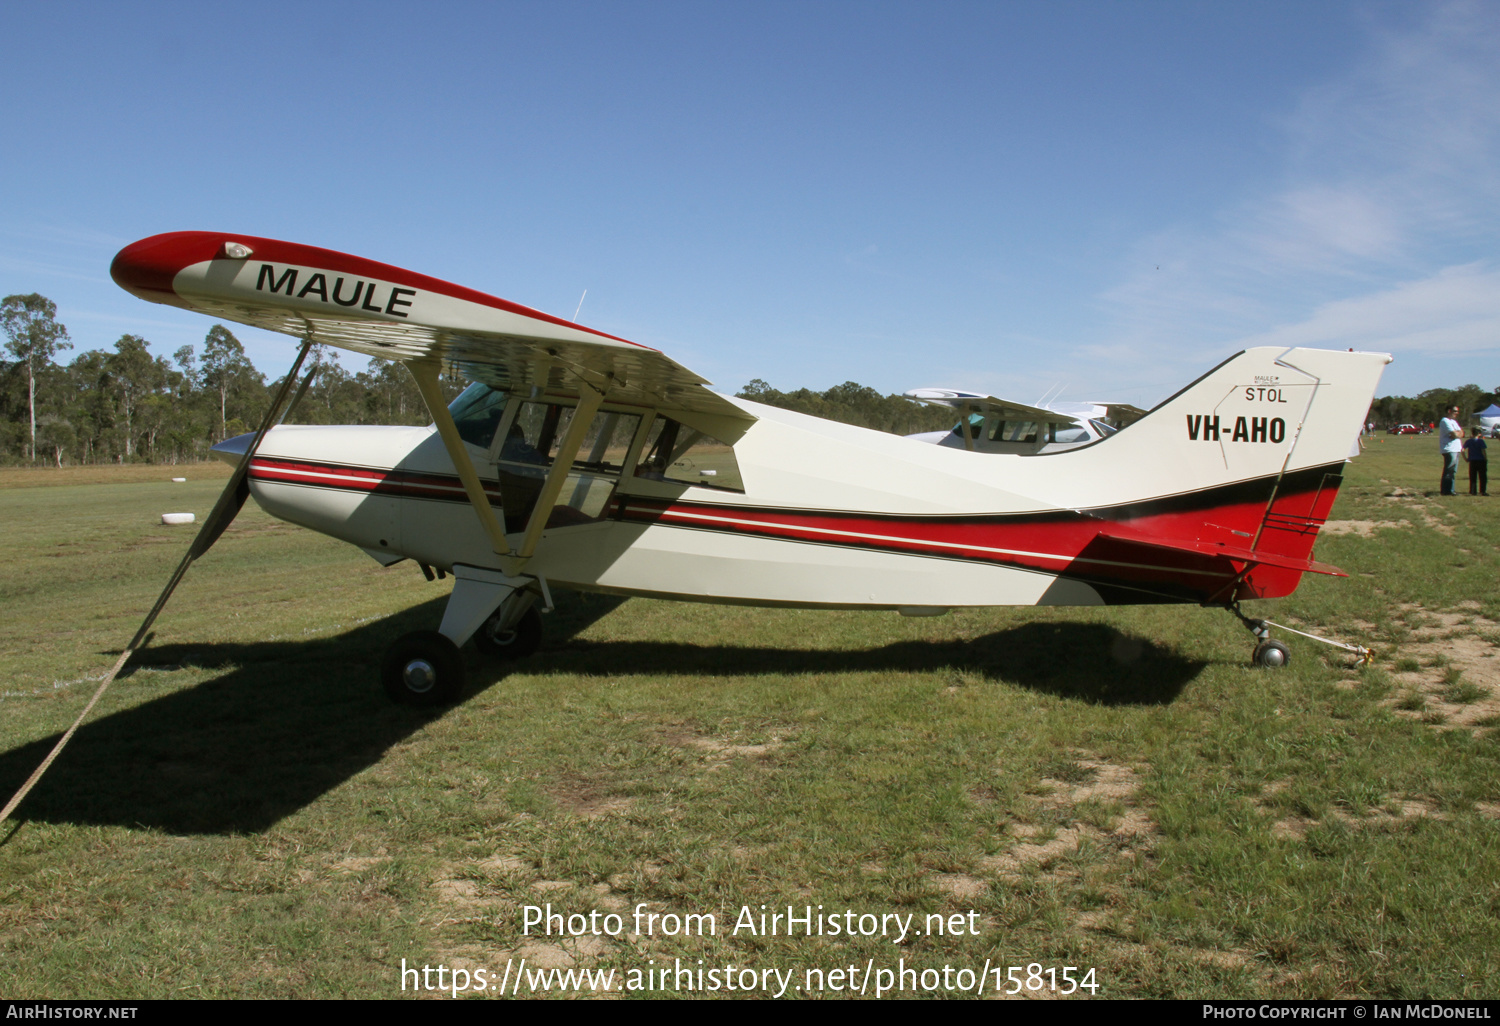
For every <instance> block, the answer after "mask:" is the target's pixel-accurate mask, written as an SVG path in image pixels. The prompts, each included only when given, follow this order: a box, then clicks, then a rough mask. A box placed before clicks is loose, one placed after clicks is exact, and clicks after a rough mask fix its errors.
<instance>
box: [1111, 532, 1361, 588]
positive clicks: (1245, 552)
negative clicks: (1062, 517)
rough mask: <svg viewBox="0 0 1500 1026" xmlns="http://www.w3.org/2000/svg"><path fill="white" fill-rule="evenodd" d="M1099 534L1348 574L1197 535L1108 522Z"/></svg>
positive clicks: (1263, 563)
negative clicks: (1175, 535)
mask: <svg viewBox="0 0 1500 1026" xmlns="http://www.w3.org/2000/svg"><path fill="white" fill-rule="evenodd" d="M1099 535H1100V537H1103V538H1113V539H1115V540H1117V541H1124V542H1131V543H1133V544H1136V545H1147V546H1150V547H1151V548H1156V549H1166V550H1168V551H1171V552H1190V553H1194V554H1197V555H1203V556H1223V557H1225V558H1226V559H1233V560H1236V561H1238V562H1241V563H1254V564H1256V565H1260V566H1274V567H1280V568H1282V569H1285V570H1300V571H1303V572H1304V573H1313V574H1327V575H1328V576H1330V577H1348V576H1349V575H1348V574H1346V573H1345V572H1344V571H1342V570H1340V569H1339V568H1338V567H1336V566H1333V565H1331V564H1329V563H1319V562H1318V561H1317V560H1313V559H1300V558H1298V557H1296V556H1283V555H1280V554H1279V553H1275V552H1268V551H1266V550H1265V549H1250V548H1246V547H1245V546H1243V545H1230V544H1226V543H1224V542H1218V541H1205V540H1202V539H1198V538H1193V539H1179V538H1164V537H1162V536H1161V535H1155V534H1148V533H1147V532H1145V531H1137V530H1133V529H1132V528H1129V527H1126V526H1125V525H1124V524H1109V525H1108V526H1106V527H1104V528H1103V529H1101V530H1100V531H1099Z"/></svg>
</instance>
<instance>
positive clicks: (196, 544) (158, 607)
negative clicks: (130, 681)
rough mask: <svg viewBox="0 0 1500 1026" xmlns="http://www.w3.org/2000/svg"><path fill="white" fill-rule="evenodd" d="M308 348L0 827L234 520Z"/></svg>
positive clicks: (2, 814)
mask: <svg viewBox="0 0 1500 1026" xmlns="http://www.w3.org/2000/svg"><path fill="white" fill-rule="evenodd" d="M311 345H312V343H311V341H309V340H304V341H303V343H302V348H301V349H299V350H298V351H297V360H296V362H295V363H293V364H292V369H291V370H290V371H288V372H287V376H286V378H285V380H283V381H282V383H281V388H280V389H279V390H277V392H276V398H275V399H274V400H272V402H271V407H270V409H268V410H266V416H265V419H264V420H262V421H261V423H260V430H258V431H256V432H255V438H254V439H253V440H252V441H251V442H250V444H249V445H248V446H246V447H245V453H244V455H243V456H241V457H240V462H239V463H238V464H237V465H236V466H235V468H234V473H233V474H230V475H229V481H228V483H227V484H225V486H224V490H223V491H222V492H220V493H219V501H218V502H216V503H214V508H213V512H212V513H210V514H209V515H208V519H206V520H204V521H203V526H202V527H201V528H200V529H199V530H198V536H197V537H196V538H194V539H193V543H192V545H190V546H188V550H187V553H186V554H185V555H184V556H183V557H182V561H181V562H180V563H178V564H177V569H176V570H174V571H173V572H172V576H171V578H170V579H169V580H168V581H167V586H166V587H165V588H163V589H162V592H161V595H160V596H159V597H158V598H157V600H156V604H155V605H154V606H152V607H151V612H149V613H147V614H146V619H145V620H144V621H142V622H141V627H140V630H138V631H136V632H135V637H134V638H132V639H131V641H130V644H129V645H127V646H125V651H123V652H121V653H120V658H119V659H118V660H117V661H116V662H115V665H114V668H113V669H112V670H110V671H109V673H108V674H106V675H105V677H104V680H103V681H102V682H101V683H100V684H99V689H98V690H97V691H95V692H94V697H93V698H91V699H89V704H88V705H86V706H84V707H83V712H81V713H79V714H78V718H77V719H76V720H74V721H73V725H72V726H71V727H69V728H68V730H67V732H66V733H65V734H63V736H62V737H61V738H59V739H58V741H57V744H55V745H53V746H52V751H50V752H48V753H47V757H46V758H45V759H43V760H42V764H41V765H40V766H38V767H37V768H36V770H35V771H33V772H32V774H31V776H29V777H27V778H26V783H24V784H22V785H21V788H20V790H18V791H17V792H16V793H15V795H14V796H12V798H11V800H10V801H9V802H7V803H6V804H5V808H3V809H0V823H3V822H5V820H6V819H7V818H8V817H9V816H10V814H11V813H12V812H13V811H15V808H16V806H17V805H20V804H21V800H22V799H23V798H25V797H26V795H27V793H28V792H29V791H30V790H31V789H32V787H34V786H35V785H36V782H37V781H38V780H40V779H42V774H43V773H45V772H47V767H48V766H51V765H52V761H53V760H54V759H56V758H57V756H58V753H60V752H61V751H62V750H63V746H64V745H66V744H67V743H68V742H69V741H70V740H71V739H72V737H73V735H74V733H76V732H77V730H78V728H79V726H81V725H82V723H83V721H84V719H85V718H86V717H87V716H88V714H89V713H90V712H91V711H92V710H93V708H94V705H95V704H96V703H97V702H98V701H99V699H100V698H101V697H102V696H103V695H104V691H105V689H106V688H108V687H109V686H110V685H111V684H113V683H114V680H115V677H116V676H117V675H118V674H119V672H120V671H121V670H122V669H124V668H125V664H126V663H127V662H128V661H129V660H130V657H131V656H132V655H134V654H135V651H136V649H138V648H140V647H141V644H142V642H144V641H145V640H146V635H147V632H148V631H150V630H151V625H152V624H153V623H155V622H156V618H157V616H158V615H160V613H161V611H162V608H163V607H165V606H166V604H167V599H169V598H171V597H172V592H174V591H176V590H177V585H178V584H179V583H181V581H182V578H183V576H184V575H186V574H187V569H188V567H190V566H192V564H193V560H195V559H197V558H198V557H199V556H201V555H203V554H204V553H205V552H207V551H208V550H209V549H210V548H211V547H212V546H213V543H214V542H216V541H218V540H219V536H220V535H221V534H223V533H224V529H225V528H226V527H228V526H229V525H230V523H231V522H232V521H233V520H234V518H235V514H237V513H239V511H240V507H241V506H243V505H244V504H245V499H246V497H248V496H249V494H250V481H249V475H250V461H251V460H252V459H254V458H255V451H256V450H257V449H259V448H260V443H261V440H262V439H263V438H265V437H266V432H267V431H269V430H270V429H271V427H272V426H273V425H275V424H277V423H280V421H279V419H278V414H279V413H280V412H281V407H282V406H283V405H284V404H285V403H286V398H287V394H288V393H289V392H290V391H291V387H292V382H293V381H295V380H296V378H297V372H298V371H300V370H301V369H302V361H303V360H304V359H306V358H307V352H308V349H309V348H311ZM316 372H317V367H314V368H313V369H312V370H311V371H309V372H308V375H307V380H306V381H304V382H303V383H302V388H301V389H299V390H298V393H297V394H298V396H299V397H300V396H301V394H302V392H304V391H306V389H307V383H308V381H311V380H312V376H313V374H314V373H316Z"/></svg>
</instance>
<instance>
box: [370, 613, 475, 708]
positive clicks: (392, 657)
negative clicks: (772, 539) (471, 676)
mask: <svg viewBox="0 0 1500 1026" xmlns="http://www.w3.org/2000/svg"><path fill="white" fill-rule="evenodd" d="M380 680H381V683H382V684H384V685H385V693H386V694H387V695H389V696H390V697H391V700H392V701H394V702H399V703H400V704H402V705H414V706H419V707H423V708H431V707H432V706H438V705H447V704H448V703H449V702H452V701H455V700H456V699H457V698H458V696H459V694H460V693H461V692H462V691H463V689H464V664H463V658H462V657H461V656H460V655H459V654H458V646H457V645H455V644H453V642H451V641H449V640H448V639H447V638H445V637H443V635H441V634H439V633H438V632H437V631H414V632H412V633H411V634H404V635H402V636H401V637H399V638H397V639H396V641H395V643H394V644H393V645H391V647H390V648H388V649H386V652H385V661H384V663H383V664H382V665H381V671H380Z"/></svg>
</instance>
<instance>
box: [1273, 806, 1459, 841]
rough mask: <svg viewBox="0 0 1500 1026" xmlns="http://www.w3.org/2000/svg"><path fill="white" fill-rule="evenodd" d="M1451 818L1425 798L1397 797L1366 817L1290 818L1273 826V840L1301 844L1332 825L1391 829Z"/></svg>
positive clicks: (1338, 813)
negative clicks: (1317, 829)
mask: <svg viewBox="0 0 1500 1026" xmlns="http://www.w3.org/2000/svg"><path fill="white" fill-rule="evenodd" d="M1447 818H1448V817H1447V816H1446V815H1445V814H1443V813H1442V812H1440V811H1439V810H1438V807H1437V806H1436V805H1435V804H1433V803H1432V802H1431V801H1428V800H1427V799H1425V798H1411V797H1397V798H1392V799H1390V800H1389V801H1388V802H1386V804H1385V805H1384V806H1382V807H1380V808H1377V809H1371V810H1370V811H1369V812H1367V813H1366V814H1365V815H1363V816H1356V815H1353V814H1352V813H1350V812H1348V811H1347V810H1345V809H1331V810H1329V813H1328V815H1327V817H1326V818H1325V819H1315V818H1313V817H1311V816H1286V817H1283V818H1281V819H1278V820H1276V821H1275V822H1274V823H1272V824H1271V836H1272V837H1276V838H1279V839H1281V840H1291V841H1300V840H1302V839H1304V838H1305V837H1306V836H1307V834H1308V831H1310V830H1312V829H1313V828H1314V827H1317V826H1321V825H1322V824H1323V823H1324V822H1328V821H1334V822H1338V823H1341V824H1343V825H1344V826H1347V827H1351V828H1354V829H1359V828H1361V827H1380V826H1389V825H1391V824H1395V823H1402V822H1405V821H1407V820H1412V819H1439V820H1441V819H1447Z"/></svg>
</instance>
